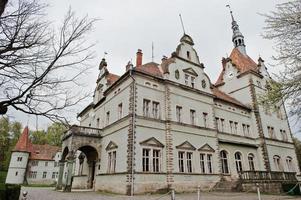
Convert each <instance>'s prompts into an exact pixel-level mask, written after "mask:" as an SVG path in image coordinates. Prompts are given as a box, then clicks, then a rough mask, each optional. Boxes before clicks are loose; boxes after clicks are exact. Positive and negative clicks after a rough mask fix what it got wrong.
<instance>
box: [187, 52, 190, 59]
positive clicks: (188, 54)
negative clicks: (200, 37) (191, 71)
mask: <svg viewBox="0 0 301 200" xmlns="http://www.w3.org/2000/svg"><path fill="white" fill-rule="evenodd" d="M186 55H187V58H188V59H189V60H190V52H189V51H187V52H186Z"/></svg>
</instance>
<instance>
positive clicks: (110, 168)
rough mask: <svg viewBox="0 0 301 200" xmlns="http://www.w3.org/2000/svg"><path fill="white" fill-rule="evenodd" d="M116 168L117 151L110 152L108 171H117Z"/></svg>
mask: <svg viewBox="0 0 301 200" xmlns="http://www.w3.org/2000/svg"><path fill="white" fill-rule="evenodd" d="M115 170H116V151H109V152H108V173H115Z"/></svg>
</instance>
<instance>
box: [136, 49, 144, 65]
mask: <svg viewBox="0 0 301 200" xmlns="http://www.w3.org/2000/svg"><path fill="white" fill-rule="evenodd" d="M142 55H143V53H142V50H141V49H138V51H137V54H136V67H139V66H141V65H142Z"/></svg>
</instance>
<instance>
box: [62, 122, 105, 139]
mask: <svg viewBox="0 0 301 200" xmlns="http://www.w3.org/2000/svg"><path fill="white" fill-rule="evenodd" d="M102 133H103V131H102V129H98V128H92V127H85V126H77V125H72V126H71V127H70V129H69V130H68V131H67V132H65V133H64V135H63V138H62V139H63V140H65V139H67V138H68V137H70V136H71V135H76V136H86V137H101V136H102Z"/></svg>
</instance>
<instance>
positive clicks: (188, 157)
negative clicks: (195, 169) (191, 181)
mask: <svg viewBox="0 0 301 200" xmlns="http://www.w3.org/2000/svg"><path fill="white" fill-rule="evenodd" d="M186 162H187V172H188V173H191V172H192V152H187V153H186Z"/></svg>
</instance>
